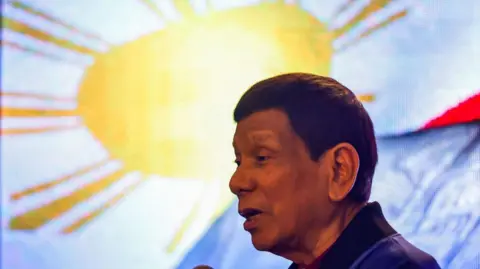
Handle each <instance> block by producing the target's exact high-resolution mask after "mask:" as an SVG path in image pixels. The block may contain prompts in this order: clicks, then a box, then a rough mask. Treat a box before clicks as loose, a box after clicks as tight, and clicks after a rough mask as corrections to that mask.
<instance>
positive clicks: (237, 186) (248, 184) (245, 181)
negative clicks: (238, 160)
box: [228, 167, 255, 196]
mask: <svg viewBox="0 0 480 269" xmlns="http://www.w3.org/2000/svg"><path fill="white" fill-rule="evenodd" d="M228 186H229V187H230V191H231V192H232V193H233V194H235V195H236V196H241V195H243V194H245V193H248V192H252V191H253V190H254V189H255V180H254V178H253V177H252V175H251V174H250V173H248V172H247V171H245V169H242V168H241V167H238V168H237V170H236V171H235V172H234V173H233V175H232V177H231V178H230V182H229V184H228Z"/></svg>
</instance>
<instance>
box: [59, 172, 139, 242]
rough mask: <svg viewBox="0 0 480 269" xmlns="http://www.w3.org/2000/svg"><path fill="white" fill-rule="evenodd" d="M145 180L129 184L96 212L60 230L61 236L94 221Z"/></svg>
mask: <svg viewBox="0 0 480 269" xmlns="http://www.w3.org/2000/svg"><path fill="white" fill-rule="evenodd" d="M145 179H146V178H145V177H144V178H141V179H139V180H137V181H136V182H135V183H133V184H131V185H130V186H128V187H126V188H125V189H124V190H123V191H122V192H120V193H118V194H117V195H115V196H114V197H112V198H111V199H110V200H108V201H107V202H105V203H104V204H102V205H101V206H100V207H99V208H97V209H96V210H94V211H92V212H90V213H89V214H88V215H85V216H83V217H81V218H80V219H78V220H77V221H75V222H74V223H72V224H70V225H69V226H67V227H65V228H64V229H62V233H63V234H70V233H73V232H76V231H78V230H79V229H81V228H82V227H84V226H85V225H87V224H88V223H90V222H91V221H93V220H94V219H96V218H97V217H98V216H100V215H102V214H103V213H105V212H106V211H107V210H109V209H110V208H112V207H113V206H115V205H117V204H118V203H119V202H120V201H121V200H122V199H123V198H125V197H126V196H127V195H128V194H130V193H132V192H133V191H134V190H135V189H137V188H138V187H139V186H140V185H141V184H142V183H143V182H145V181H146V180H145Z"/></svg>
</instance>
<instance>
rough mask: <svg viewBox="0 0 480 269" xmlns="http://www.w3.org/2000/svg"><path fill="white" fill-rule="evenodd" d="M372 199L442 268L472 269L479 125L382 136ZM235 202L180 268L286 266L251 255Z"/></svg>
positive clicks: (478, 229) (477, 221) (479, 225)
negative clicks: (204, 265) (202, 266)
mask: <svg viewBox="0 0 480 269" xmlns="http://www.w3.org/2000/svg"><path fill="white" fill-rule="evenodd" d="M378 145H379V155H380V156H379V158H380V161H379V164H378V167H377V171H376V175H375V178H374V181H373V182H374V183H373V190H372V191H373V192H372V197H371V200H377V201H379V202H380V203H381V205H382V208H383V211H384V214H385V215H386V217H387V219H388V220H389V221H390V222H391V224H392V225H393V226H394V227H395V228H396V229H397V231H399V232H400V233H402V234H403V235H404V236H405V237H406V238H408V239H409V240H410V241H412V242H413V243H414V244H416V245H417V246H418V247H420V248H421V249H423V250H425V251H427V252H429V253H431V254H432V255H433V256H435V258H436V259H437V261H438V262H439V263H440V265H441V266H442V268H445V269H457V268H458V269H468V268H477V267H476V266H478V261H479V259H480V245H479V242H480V195H479V194H480V123H472V124H469V125H457V126H451V127H447V128H442V129H434V130H429V131H424V132H419V133H412V134H408V135H404V136H397V137H388V138H380V139H379V140H378ZM242 222H243V218H241V217H240V216H238V214H237V205H236V204H233V205H232V206H231V208H230V209H229V210H227V211H226V212H225V214H224V215H223V216H221V217H220V218H219V219H218V220H217V221H216V222H215V223H214V224H213V225H212V226H211V228H210V230H208V231H207V232H206V234H205V235H204V237H203V238H202V239H201V240H200V241H199V242H198V244H197V245H196V246H195V247H193V248H192V250H191V251H190V253H189V254H187V255H186V256H185V258H184V260H183V261H182V262H181V263H180V264H179V266H178V268H179V269H190V268H193V267H194V266H195V265H198V264H208V265H210V266H212V267H213V268H216V269H237V268H238V269H241V268H251V269H255V268H259V269H260V268H288V265H289V262H288V261H286V260H284V259H282V258H279V257H276V256H274V255H272V254H269V253H265V252H258V251H256V250H255V249H254V248H253V246H252V243H251V241H250V235H249V234H248V233H247V232H245V231H244V230H243V229H242Z"/></svg>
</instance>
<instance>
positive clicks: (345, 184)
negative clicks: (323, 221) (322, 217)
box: [328, 143, 360, 202]
mask: <svg viewBox="0 0 480 269" xmlns="http://www.w3.org/2000/svg"><path fill="white" fill-rule="evenodd" d="M331 153H332V155H333V156H332V157H333V162H332V165H333V167H332V168H333V170H334V173H333V175H334V176H333V178H332V180H331V181H330V184H329V185H330V186H329V192H328V194H329V198H330V200H332V201H334V202H340V201H342V200H344V199H345V198H346V197H347V195H348V193H349V192H350V190H351V189H352V188H353V186H354V185H355V181H356V178H357V173H358V168H359V167H360V160H359V156H358V153H357V150H356V149H355V148H354V147H353V146H352V145H351V144H349V143H340V144H338V145H337V146H335V147H334V148H332V149H331Z"/></svg>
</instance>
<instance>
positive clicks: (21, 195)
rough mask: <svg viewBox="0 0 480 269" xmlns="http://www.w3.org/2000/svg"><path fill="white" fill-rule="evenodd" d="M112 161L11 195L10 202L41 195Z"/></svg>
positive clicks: (100, 162)
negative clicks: (40, 193) (37, 194)
mask: <svg viewBox="0 0 480 269" xmlns="http://www.w3.org/2000/svg"><path fill="white" fill-rule="evenodd" d="M110 161H111V159H104V160H102V161H99V162H97V163H94V164H91V165H88V166H86V167H83V168H81V169H80V170H77V171H75V172H73V173H70V174H68V175H65V176H62V177H60V178H57V179H55V180H52V181H49V182H43V183H41V184H38V185H35V186H32V187H30V188H27V189H25V190H22V191H19V192H15V193H13V194H12V195H10V200H12V201H18V200H20V199H22V198H24V197H26V196H29V195H33V194H36V193H39V192H43V191H46V190H48V189H51V188H53V187H55V186H58V185H60V184H62V183H65V182H68V181H70V180H72V179H74V178H76V177H78V176H81V175H83V174H86V173H88V172H91V171H93V170H95V169H97V168H100V167H102V166H104V165H105V164H107V163H108V162H110Z"/></svg>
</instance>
